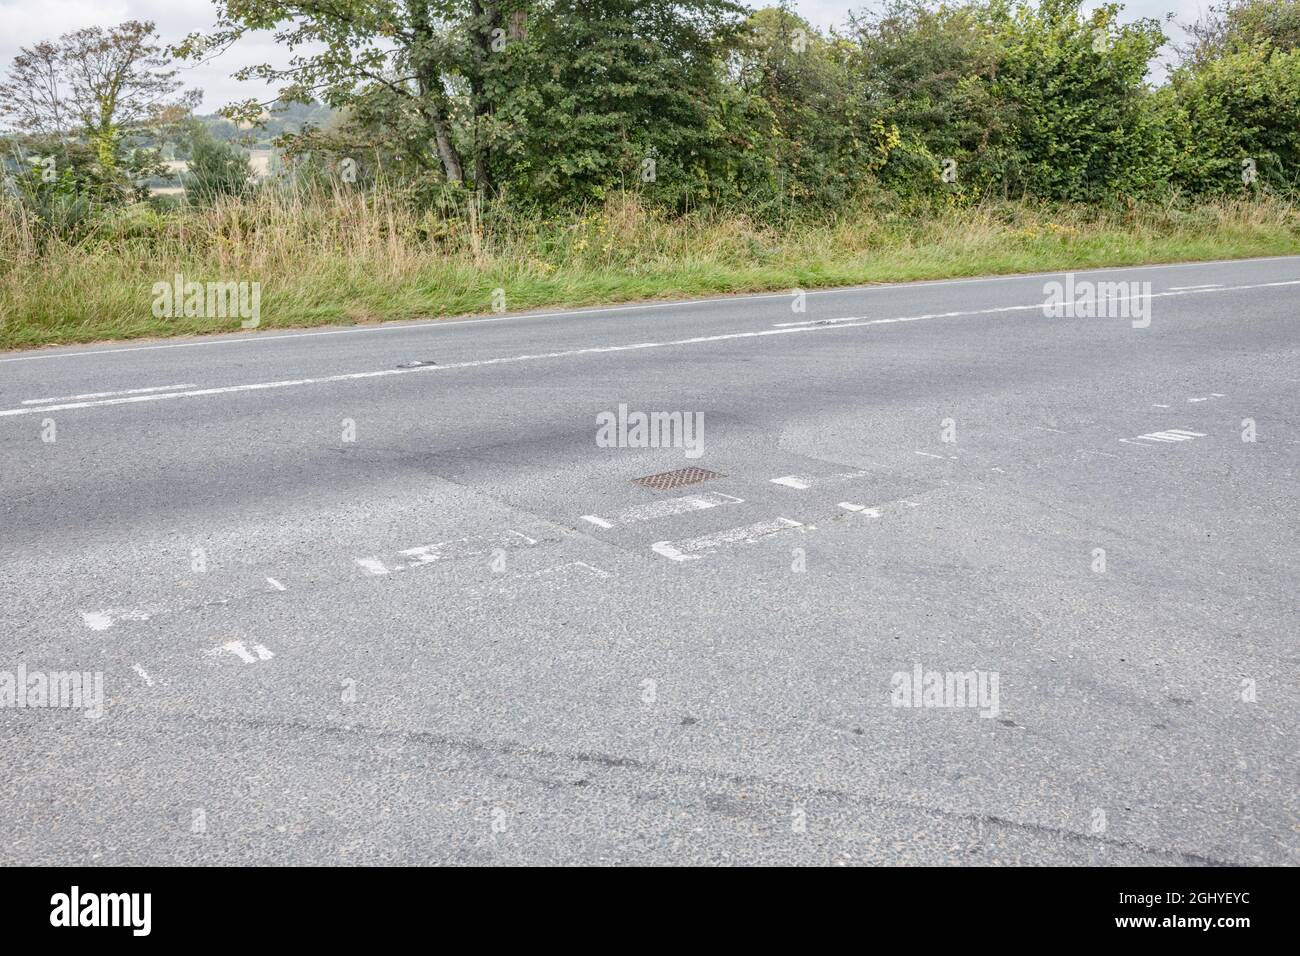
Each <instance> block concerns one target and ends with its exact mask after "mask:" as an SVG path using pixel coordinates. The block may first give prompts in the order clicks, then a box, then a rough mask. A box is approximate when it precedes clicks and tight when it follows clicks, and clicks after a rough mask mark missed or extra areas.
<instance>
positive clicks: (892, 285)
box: [0, 256, 1300, 364]
mask: <svg viewBox="0 0 1300 956" xmlns="http://www.w3.org/2000/svg"><path fill="white" fill-rule="evenodd" d="M1295 258H1300V257H1297V256H1255V257H1252V258H1249V259H1212V260H1207V261H1204V262H1164V263H1151V264H1149V265H1140V266H1098V267H1097V268H1095V269H1076V270H1073V272H1067V271H1057V272H1021V273H1015V274H1013V275H1002V276H978V277H976V278H973V279H931V280H929V281H924V282H885V283H878V284H872V285H855V286H839V287H837V288H833V289H807V290H805V292H804V294H805V295H845V294H854V295H856V294H860V293H864V292H885V291H888V290H890V289H919V288H928V287H931V286H956V285H974V284H979V283H984V282H1014V281H1016V280H1018V279H1021V280H1023V279H1041V278H1047V277H1050V276H1065V275H1094V274H1096V273H1100V272H1105V273H1111V272H1146V271H1150V270H1152V269H1200V268H1204V267H1206V266H1213V265H1242V264H1245V263H1250V262H1277V261H1281V260H1284V259H1295ZM1243 288H1245V287H1243ZM788 298H790V294H789V293H788V292H757V293H751V294H748V295H731V296H716V297H713V298H707V299H688V300H684V301H676V302H643V303H640V304H635V305H615V306H596V307H592V308H585V309H565V310H562V311H558V312H521V313H518V314H516V315H497V316H462V317H459V318H455V319H451V318H448V319H436V320H434V321H432V322H393V323H387V324H383V325H373V326H359V327H357V326H354V327H352V328H346V329H320V330H316V331H302V332H298V331H295V332H284V333H276V334H272V333H268V332H262V333H259V334H254V335H230V336H228V337H216V336H214V337H212V338H205V339H199V340H197V341H193V342H166V343H162V344H159V345H130V346H125V347H121V348H108V349H93V350H89V351H83V352H56V351H41V352H38V353H36V354H33V355H17V356H13V357H10V358H2V359H0V364H3V363H6V362H35V361H41V360H45V359H60V358H85V357H88V356H94V355H117V354H120V353H123V352H151V351H155V350H158V349H188V348H206V347H211V346H218V345H247V344H250V343H254V342H256V343H262V342H277V341H284V340H286V339H290V340H291V339H305V338H313V337H317V336H323V335H358V334H365V333H372V332H403V331H413V330H421V329H445V328H458V327H461V326H468V327H473V326H475V325H481V324H483V323H486V322H517V321H521V320H524V319H547V318H571V317H581V316H584V315H603V314H605V313H607V312H633V311H641V310H649V309H672V308H685V307H689V306H697V305H718V304H726V303H728V302H744V301H748V300H751V299H753V300H757V299H788Z"/></svg>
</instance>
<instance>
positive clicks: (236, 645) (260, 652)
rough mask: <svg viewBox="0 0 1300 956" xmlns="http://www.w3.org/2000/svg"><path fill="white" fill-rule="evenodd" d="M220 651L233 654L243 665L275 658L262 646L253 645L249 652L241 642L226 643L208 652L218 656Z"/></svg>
mask: <svg viewBox="0 0 1300 956" xmlns="http://www.w3.org/2000/svg"><path fill="white" fill-rule="evenodd" d="M222 651H225V652H226V653H228V654H234V655H235V656H236V657H238V658H239V659H240V660H241V661H243V662H244V663H245V664H256V663H257V662H258V661H269V660H270V659H271V658H273V657H275V654H274V653H273V652H272V651H269V650H267V648H266V646H265V645H264V644H254V645H253V649H252V650H249V649H248V647H247V646H246V645H245V644H244V642H243V641H227V642H226V643H225V644H222V645H221V646H220V647H214V648H213V649H212V650H210V651H208V653H209V654H212V655H218V654H220V653H221V652H222Z"/></svg>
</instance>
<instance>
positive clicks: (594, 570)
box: [524, 561, 610, 578]
mask: <svg viewBox="0 0 1300 956" xmlns="http://www.w3.org/2000/svg"><path fill="white" fill-rule="evenodd" d="M577 569H581V570H584V571H587V572H588V573H590V574H594V575H595V576H596V577H598V578H607V577H610V572H609V571H606V570H604V569H603V568H598V567H596V566H595V565H592V564H588V563H587V562H586V561H566V562H565V563H564V564H557V565H555V567H553V568H542V570H540V571H532V572H530V573H528V574H526V575H524V577H528V578H541V577H546V576H547V575H550V574H563V573H564V572H566V571H571V570H577Z"/></svg>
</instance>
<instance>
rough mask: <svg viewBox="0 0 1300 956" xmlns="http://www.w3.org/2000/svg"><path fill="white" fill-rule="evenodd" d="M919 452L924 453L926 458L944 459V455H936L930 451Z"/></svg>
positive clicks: (919, 452) (919, 453)
mask: <svg viewBox="0 0 1300 956" xmlns="http://www.w3.org/2000/svg"><path fill="white" fill-rule="evenodd" d="M917 454H918V455H924V456H925V457H926V458H938V459H939V460H941V461H942V460H943V455H935V454H932V453H931V452H928V451H918V452H917Z"/></svg>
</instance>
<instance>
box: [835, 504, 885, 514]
mask: <svg viewBox="0 0 1300 956" xmlns="http://www.w3.org/2000/svg"><path fill="white" fill-rule="evenodd" d="M840 507H841V508H843V509H844V510H845V511H853V512H857V513H858V514H864V515H866V516H867V517H868V518H879V517H880V509H879V508H868V507H867V506H866V505H857V504H854V503H853V502H851V501H841V502H840Z"/></svg>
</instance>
